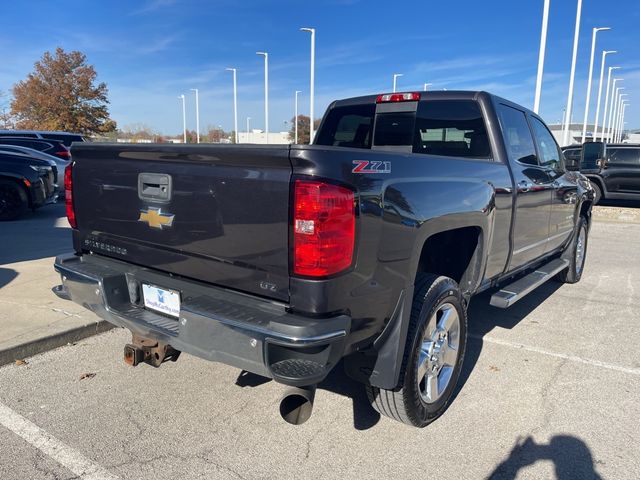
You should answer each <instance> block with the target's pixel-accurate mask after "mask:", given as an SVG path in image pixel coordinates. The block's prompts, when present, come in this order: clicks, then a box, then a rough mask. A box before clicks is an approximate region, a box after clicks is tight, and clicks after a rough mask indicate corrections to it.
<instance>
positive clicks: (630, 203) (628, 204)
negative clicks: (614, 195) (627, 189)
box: [598, 198, 640, 208]
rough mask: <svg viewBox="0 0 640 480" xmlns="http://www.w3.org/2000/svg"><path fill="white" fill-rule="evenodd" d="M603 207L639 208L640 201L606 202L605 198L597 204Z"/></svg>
mask: <svg viewBox="0 0 640 480" xmlns="http://www.w3.org/2000/svg"><path fill="white" fill-rule="evenodd" d="M598 206H603V207H620V208H640V200H607V199H606V198H605V199H604V200H602V201H601V202H600V203H598Z"/></svg>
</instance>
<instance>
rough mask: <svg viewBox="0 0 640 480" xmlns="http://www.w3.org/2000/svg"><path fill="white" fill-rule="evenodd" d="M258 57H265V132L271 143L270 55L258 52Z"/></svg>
mask: <svg viewBox="0 0 640 480" xmlns="http://www.w3.org/2000/svg"><path fill="white" fill-rule="evenodd" d="M256 55H262V56H263V57H264V132H265V133H266V137H267V143H269V54H268V53H267V52H256Z"/></svg>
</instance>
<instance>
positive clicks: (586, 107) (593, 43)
mask: <svg viewBox="0 0 640 480" xmlns="http://www.w3.org/2000/svg"><path fill="white" fill-rule="evenodd" d="M605 30H611V28H609V27H596V28H594V29H593V33H592V34H591V60H590V61H589V80H588V81H587V99H586V103H585V105H584V122H583V123H582V142H581V143H584V140H585V138H586V136H587V119H588V118H589V104H590V103H591V78H592V77H593V56H594V55H595V53H596V35H597V34H598V32H600V31H605ZM603 58H604V57H603Z"/></svg>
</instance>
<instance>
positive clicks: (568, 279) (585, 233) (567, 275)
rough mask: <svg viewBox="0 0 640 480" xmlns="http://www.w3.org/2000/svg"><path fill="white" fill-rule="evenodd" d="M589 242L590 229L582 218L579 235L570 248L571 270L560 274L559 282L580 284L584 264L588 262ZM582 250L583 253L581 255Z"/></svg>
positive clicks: (578, 230) (579, 222) (579, 224)
mask: <svg viewBox="0 0 640 480" xmlns="http://www.w3.org/2000/svg"><path fill="white" fill-rule="evenodd" d="M588 240H589V227H588V225H587V220H586V219H585V218H584V217H580V220H579V221H578V229H577V234H576V236H575V238H574V239H573V241H572V242H571V245H570V246H569V247H567V248H569V252H567V253H569V255H570V257H569V258H570V260H569V268H567V269H566V270H563V271H562V272H560V273H559V274H558V276H557V280H558V281H559V282H562V283H578V282H579V281H580V279H581V278H582V272H583V271H584V264H585V261H586V260H587V244H588ZM580 249H581V251H582V253H581V254H580V255H579V252H580Z"/></svg>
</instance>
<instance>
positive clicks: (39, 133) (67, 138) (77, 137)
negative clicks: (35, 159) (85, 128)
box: [0, 130, 87, 148]
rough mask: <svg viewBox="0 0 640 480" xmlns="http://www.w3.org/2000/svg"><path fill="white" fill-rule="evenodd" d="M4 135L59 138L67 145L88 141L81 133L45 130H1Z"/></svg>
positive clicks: (47, 138)
mask: <svg viewBox="0 0 640 480" xmlns="http://www.w3.org/2000/svg"><path fill="white" fill-rule="evenodd" d="M2 137H25V138H40V139H43V140H58V141H59V142H61V143H62V144H63V145H64V146H65V147H67V148H68V147H70V146H71V144H72V143H73V142H86V141H87V139H86V138H85V137H84V136H83V135H81V134H79V133H68V132H51V131H45V130H0V140H2Z"/></svg>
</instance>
